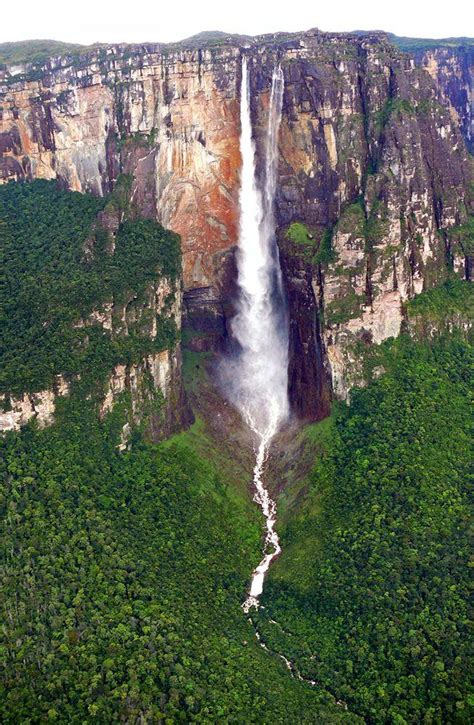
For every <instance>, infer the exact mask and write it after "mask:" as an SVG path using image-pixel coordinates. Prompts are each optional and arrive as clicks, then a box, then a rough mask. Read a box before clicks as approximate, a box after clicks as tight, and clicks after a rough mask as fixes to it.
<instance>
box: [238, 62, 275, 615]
mask: <svg viewBox="0 0 474 725" xmlns="http://www.w3.org/2000/svg"><path fill="white" fill-rule="evenodd" d="M283 86H284V80H283V72H282V70H281V68H280V67H279V66H277V67H275V69H274V71H273V78H272V87H271V95H270V103H269V109H268V125H267V133H266V144H265V166H264V170H265V175H264V179H263V185H262V186H263V188H262V190H261V189H260V188H259V185H258V182H257V178H256V169H255V146H254V142H253V138H252V122H251V112H250V84H249V76H248V68H247V60H246V58H245V57H243V59H242V90H241V105H240V117H241V136H240V151H241V156H242V171H241V187H240V197H239V201H240V229H239V245H238V250H237V269H238V286H239V292H240V295H239V303H238V310H237V314H236V316H235V317H234V319H233V321H232V333H233V335H234V338H235V339H236V340H237V342H238V343H239V352H238V354H237V357H236V359H235V360H234V361H233V363H232V364H231V374H230V376H229V370H228V371H227V373H228V374H227V376H226V377H227V380H228V381H229V379H230V397H231V398H232V400H233V402H234V403H235V404H236V405H237V407H238V408H239V409H240V411H241V413H242V416H243V418H244V420H245V421H246V423H247V424H248V426H249V427H250V429H251V430H252V431H253V433H254V434H255V438H256V461H255V467H254V471H253V484H254V487H255V496H254V500H255V501H256V502H257V503H258V504H259V505H260V507H261V509H262V512H263V514H264V516H265V527H266V536H265V547H264V558H263V559H262V561H261V562H260V564H259V565H258V566H257V568H256V569H255V571H254V572H253V575H252V580H251V586H250V592H249V597H248V599H247V600H246V602H245V603H244V609H245V611H248V609H249V608H250V607H251V606H257V603H258V597H259V595H260V594H261V592H262V588H263V581H264V578H265V574H266V572H267V570H268V568H269V566H270V563H271V561H272V560H273V559H274V558H275V557H276V556H277V555H278V554H279V553H280V551H281V548H280V543H279V539H278V534H277V533H276V531H275V529H274V527H275V522H276V505H275V502H274V501H273V500H272V499H271V498H270V496H269V494H268V491H267V490H266V488H265V486H264V483H263V480H262V476H263V469H264V465H265V461H266V459H267V456H268V450H269V446H270V442H271V440H272V438H273V436H274V435H275V433H276V432H277V430H278V428H279V426H280V425H281V423H282V422H283V421H284V420H285V419H286V418H287V416H288V393H287V385H288V372H287V371H288V325H287V319H286V311H285V305H284V296H283V289H282V280H281V270H280V263H279V256H278V247H277V244H276V240H275V223H274V216H273V201H274V195H275V186H276V176H277V165H278V131H279V126H280V119H281V110H282V102H283Z"/></svg>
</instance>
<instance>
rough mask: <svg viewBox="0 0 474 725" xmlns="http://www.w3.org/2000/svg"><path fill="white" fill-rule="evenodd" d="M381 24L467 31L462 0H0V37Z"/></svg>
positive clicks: (122, 37) (161, 35) (150, 35)
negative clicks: (1, 5) (4, 0)
mask: <svg viewBox="0 0 474 725" xmlns="http://www.w3.org/2000/svg"><path fill="white" fill-rule="evenodd" d="M315 27H316V28H320V29H321V30H325V31H339V32H340V31H350V30H373V29H378V30H387V31H390V32H393V33H395V34H397V35H409V36H412V37H424V38H441V37H449V36H459V35H469V36H472V35H474V4H473V3H471V2H469V0H449V2H446V1H445V0H443V2H441V0H378V1H377V0H367V1H365V2H364V0H324V2H319V3H318V2H317V0H231V1H230V0H194V1H193V0H161V1H160V0H140V2H137V1H136V0H135V2H134V0H79V2H67V0H23V1H22V2H21V4H17V3H15V2H11V0H10V1H9V2H5V3H4V7H3V8H2V23H1V26H0V42H5V41H14V40H27V39H33V38H35V39H41V38H48V39H49V38H51V39H53V40H63V41H68V42H72V43H84V44H90V43H95V42H97V41H100V42H104V43H115V42H127V43H135V42H136V43H140V42H147V41H150V42H172V41H176V40H182V39H183V38H187V37H189V36H191V35H194V34H196V33H199V32H201V31H203V30H223V31H225V32H229V33H241V34H246V35H257V34H260V33H272V32H276V31H297V30H308V29H309V28H315Z"/></svg>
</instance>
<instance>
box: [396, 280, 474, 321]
mask: <svg viewBox="0 0 474 725" xmlns="http://www.w3.org/2000/svg"><path fill="white" fill-rule="evenodd" d="M407 314H408V317H409V319H410V320H411V319H413V318H417V317H420V318H422V320H423V321H424V322H425V323H435V324H437V325H438V326H440V325H442V324H443V323H444V322H448V323H449V322H450V321H451V319H452V318H453V317H456V316H461V317H464V318H465V319H466V321H471V322H472V320H473V319H474V287H473V285H472V284H470V283H469V282H465V281H462V280H459V279H450V280H448V281H447V282H445V283H444V284H443V285H440V286H439V287H433V289H430V290H427V291H426V292H423V294H420V295H417V296H416V297H414V298H413V299H412V300H410V301H409V302H408V303H407Z"/></svg>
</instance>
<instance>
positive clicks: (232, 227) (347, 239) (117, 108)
mask: <svg viewBox="0 0 474 725" xmlns="http://www.w3.org/2000/svg"><path fill="white" fill-rule="evenodd" d="M242 52H245V53H247V54H248V55H249V56H250V64H249V65H250V73H251V83H252V89H253V100H252V113H253V121H254V128H255V139H256V143H257V152H258V158H259V160H260V166H261V165H262V164H261V162H262V159H263V151H264V149H263V146H262V143H263V137H264V134H263V130H264V128H265V123H266V110H267V107H268V102H269V89H270V79H271V72H272V69H273V67H274V65H275V63H280V64H281V66H282V68H283V72H284V76H285V96H284V108H283V118H282V124H281V131H280V140H279V149H280V164H279V179H278V189H277V199H276V212H277V220H278V239H279V243H280V248H281V259H282V264H283V273H284V279H285V285H286V290H287V295H288V301H289V313H290V385H291V389H290V394H291V397H292V403H293V407H294V409H295V411H296V412H297V413H298V414H299V415H301V416H303V417H309V418H317V417H321V416H322V415H324V414H325V412H326V411H327V409H328V401H329V398H330V395H331V391H332V390H333V391H334V392H335V393H336V394H337V395H338V396H341V397H345V396H346V395H347V391H348V389H349V388H350V386H351V385H352V384H353V382H354V375H353V374H352V373H353V370H354V369H355V368H356V367H357V366H356V365H355V363H354V360H355V353H354V350H355V349H356V348H357V346H359V345H365V344H371V343H378V342H381V341H382V340H383V339H386V338H387V337H389V336H392V335H396V334H398V332H399V330H400V326H401V322H402V311H403V304H404V302H405V301H406V300H407V299H409V298H410V297H411V296H413V295H414V294H416V293H418V292H420V291H421V290H422V289H426V288H429V287H430V286H432V285H434V284H436V283H437V282H439V281H440V280H442V279H443V278H444V276H445V275H446V270H447V265H446V260H447V261H448V264H449V265H451V266H453V267H454V269H455V270H457V271H458V273H459V274H463V273H464V270H465V269H466V264H465V260H464V250H463V247H462V245H459V244H457V243H456V239H455V238H454V237H453V233H451V230H453V229H455V228H456V227H457V226H459V225H460V224H463V223H464V222H465V219H466V214H467V206H468V204H467V197H466V194H467V191H466V190H467V188H468V183H469V174H470V172H469V162H468V158H467V155H466V150H465V145H464V142H463V138H462V135H461V132H463V133H464V134H465V136H466V138H467V139H469V123H470V118H471V117H470V115H469V114H470V111H468V107H467V105H466V103H465V100H466V99H467V100H469V96H468V94H469V73H470V70H469V68H470V62H471V61H470V60H469V57H470V56H469V54H468V53H466V59H467V60H466V61H465V60H463V58H464V56H462V55H461V54H460V53H458V52H457V51H456V53H457V54H456V53H455V52H454V51H453V53H452V54H451V55H449V53H447V52H445V51H443V52H441V50H440V51H439V52H438V51H436V50H434V51H430V53H431V55H430V54H429V53H426V54H425V55H423V56H420V57H418V56H417V57H416V58H415V57H414V56H410V55H409V54H406V53H402V52H401V51H399V50H397V49H396V48H395V47H394V46H393V45H391V44H390V43H389V41H388V39H387V37H386V36H384V35H383V34H368V35H365V36H364V37H359V36H355V35H354V36H352V35H335V34H325V33H320V32H319V31H310V32H308V33H304V34H295V35H285V34H277V35H273V36H263V37H259V38H254V39H242V38H232V37H230V38H229V37H224V38H222V37H220V38H219V39H218V40H217V41H215V42H214V43H213V42H210V43H205V44H204V45H202V44H201V45H200V44H199V43H188V44H181V45H177V46H159V45H150V46H140V47H135V46H134V47H125V46H114V47H109V48H107V49H101V50H99V51H96V52H92V53H90V54H89V55H87V56H83V57H79V58H77V59H75V60H73V59H71V58H69V59H67V58H57V59H52V60H51V61H50V62H49V63H47V64H45V65H44V66H42V67H38V68H27V69H26V71H25V72H24V73H18V74H16V75H11V74H9V73H8V71H6V72H5V73H4V81H3V86H2V88H1V94H2V109H3V110H2V115H1V120H0V134H1V135H0V148H1V149H2V159H1V161H0V174H1V175H2V177H3V179H8V178H15V179H20V178H32V177H38V176H39V177H43V178H56V177H57V178H59V179H60V180H61V182H62V183H64V184H65V185H67V186H68V187H69V188H72V189H77V190H80V191H84V190H92V191H94V192H95V193H105V192H106V191H108V190H110V189H111V188H113V187H114V185H115V182H116V179H117V177H118V175H119V174H127V175H129V176H130V177H131V178H132V202H133V205H134V208H135V209H136V210H137V211H138V212H139V213H140V214H142V215H145V216H149V217H153V218H157V219H158V220H159V221H160V222H161V223H162V224H163V225H164V226H166V227H168V228H171V229H173V230H174V231H177V232H178V233H179V234H180V235H181V238H182V251H183V276H184V295H185V296H184V299H185V314H186V334H187V340H188V344H190V345H191V346H192V347H193V349H210V348H214V349H215V348H216V347H218V346H219V344H220V341H221V340H222V338H223V337H225V335H226V331H227V319H228V317H229V316H230V315H231V314H232V301H233V297H234V294H235V268H234V260H233V249H234V247H235V243H236V239H237V219H238V209H237V199H238V173H239V166H240V157H239V132H240V121H239V94H240V59H241V54H242ZM295 223H296V224H300V225H303V226H304V229H305V230H306V231H305V232H304V235H303V239H302V240H301V239H300V240H299V241H295V239H294V238H293V237H294V236H295V235H294V234H293V235H292V233H291V231H290V230H291V228H292V225H294V224H295ZM300 232H301V229H300ZM300 236H301V234H300ZM296 237H298V235H296ZM129 374H131V371H129ZM125 377H126V374H125ZM132 377H133V376H132Z"/></svg>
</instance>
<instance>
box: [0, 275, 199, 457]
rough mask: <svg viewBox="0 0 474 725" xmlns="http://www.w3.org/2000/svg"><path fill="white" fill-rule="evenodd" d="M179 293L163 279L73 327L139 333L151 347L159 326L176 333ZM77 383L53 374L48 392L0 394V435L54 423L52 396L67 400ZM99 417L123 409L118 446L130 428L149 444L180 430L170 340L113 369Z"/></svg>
mask: <svg viewBox="0 0 474 725" xmlns="http://www.w3.org/2000/svg"><path fill="white" fill-rule="evenodd" d="M181 310H182V292H181V284H180V281H178V282H176V281H170V280H168V279H166V278H162V279H160V280H159V281H157V282H156V283H154V284H150V285H149V287H148V289H147V290H146V293H145V295H144V296H143V298H142V299H141V300H137V298H136V297H135V296H132V297H131V298H130V299H128V300H127V301H126V302H125V303H120V304H118V303H116V302H114V301H110V302H106V303H105V304H104V305H102V307H101V309H99V310H94V312H93V313H92V314H91V315H90V316H89V317H88V318H87V319H85V320H84V319H79V320H78V321H77V322H76V326H78V327H85V328H88V327H90V326H99V327H102V328H103V330H104V331H106V332H107V334H109V335H110V336H111V337H112V338H113V339H123V338H126V337H128V336H129V335H130V334H133V335H137V334H140V335H143V336H146V337H148V338H149V340H150V342H151V343H153V342H155V341H156V340H158V339H159V336H160V334H161V330H160V328H161V327H162V326H163V325H165V324H167V323H171V324H172V325H174V326H175V327H176V330H177V331H178V332H179V330H180V329H181ZM75 382H78V381H74V380H71V381H66V380H65V379H64V378H63V377H62V376H58V378H57V380H56V382H55V385H54V386H53V388H52V389H51V390H42V391H39V392H37V393H25V394H24V395H23V396H21V398H18V399H16V398H12V397H11V396H3V399H1V400H0V406H1V409H2V410H3V412H0V431H2V432H4V431H8V430H18V429H19V428H21V426H23V425H25V424H26V423H28V422H29V421H30V420H32V419H35V420H36V421H37V422H38V425H39V426H40V427H44V426H47V425H50V424H51V423H52V422H53V420H54V413H55V408H56V403H57V398H58V397H62V396H67V395H69V394H70V393H71V390H73V388H74V383H75ZM99 397H100V400H101V402H100V403H99V414H100V416H101V417H104V416H105V415H106V414H107V413H109V412H111V411H112V409H113V408H114V406H115V405H116V403H117V402H120V401H122V402H123V404H124V406H125V411H126V417H127V421H128V422H127V423H126V424H125V426H124V432H123V435H122V447H125V445H126V443H127V437H128V434H129V433H130V431H131V429H132V425H134V426H137V425H140V424H143V426H144V428H145V429H146V431H147V434H148V435H149V437H150V438H151V439H152V440H158V439H160V438H163V437H165V436H167V435H170V434H171V433H173V432H175V431H177V430H179V429H181V428H183V427H185V426H186V425H187V424H189V423H190V422H191V418H192V416H191V413H190V410H189V408H188V404H187V401H186V398H185V395H184V389H183V383H182V379H181V347H180V343H179V342H174V343H173V344H171V345H170V346H169V347H167V348H165V349H163V350H161V351H160V352H151V353H150V354H148V355H146V356H145V357H144V358H143V360H141V361H140V362H138V363H130V364H127V365H125V364H120V365H116V367H115V369H114V370H113V372H112V374H111V375H110V377H109V379H108V380H107V381H106V384H105V388H104V390H103V391H102V394H101V393H100V392H99Z"/></svg>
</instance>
